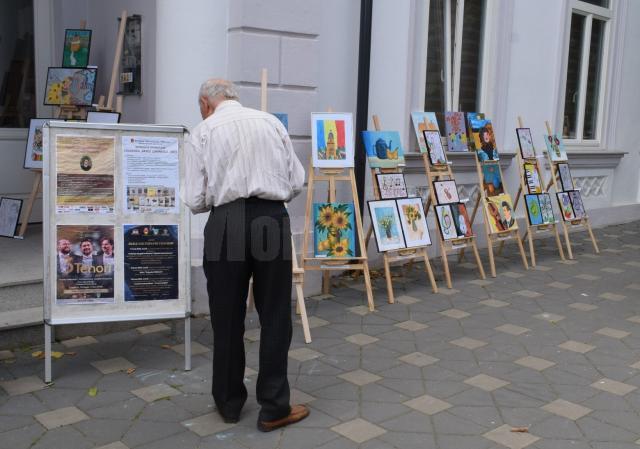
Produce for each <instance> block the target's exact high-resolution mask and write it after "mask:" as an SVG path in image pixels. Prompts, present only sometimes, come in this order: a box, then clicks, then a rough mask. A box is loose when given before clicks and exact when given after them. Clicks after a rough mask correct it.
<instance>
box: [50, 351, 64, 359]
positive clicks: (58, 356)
mask: <svg viewBox="0 0 640 449" xmlns="http://www.w3.org/2000/svg"><path fill="white" fill-rule="evenodd" d="M62 356H64V352H59V351H53V352H52V353H51V357H53V358H54V359H60V358H62Z"/></svg>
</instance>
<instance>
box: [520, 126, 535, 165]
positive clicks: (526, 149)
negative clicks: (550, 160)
mask: <svg viewBox="0 0 640 449" xmlns="http://www.w3.org/2000/svg"><path fill="white" fill-rule="evenodd" d="M516 135H517V136H518V145H519V146H520V155H521V156H522V158H523V159H533V158H535V157H536V149H535V148H534V146H533V137H532V136H531V129H529V128H516Z"/></svg>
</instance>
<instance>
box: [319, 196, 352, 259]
mask: <svg viewBox="0 0 640 449" xmlns="http://www.w3.org/2000/svg"><path fill="white" fill-rule="evenodd" d="M353 214H354V209H353V204H352V203H315V204H314V205H313V222H314V242H315V245H314V246H315V255H316V257H349V256H353V255H354V253H355V239H354V237H355V235H354V215H353Z"/></svg>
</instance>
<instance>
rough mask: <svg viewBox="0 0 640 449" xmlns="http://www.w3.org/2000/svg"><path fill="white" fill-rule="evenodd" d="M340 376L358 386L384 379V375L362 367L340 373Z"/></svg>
mask: <svg viewBox="0 0 640 449" xmlns="http://www.w3.org/2000/svg"><path fill="white" fill-rule="evenodd" d="M338 377H339V378H340V379H344V380H346V381H347V382H351V383H352V384H355V385H358V386H362V385H367V384H370V383H372V382H377V381H379V380H380V379H382V377H380V376H378V375H376V374H373V373H370V372H369V371H365V370H362V369H358V370H355V371H350V372H348V373H344V374H340V375H339V376H338Z"/></svg>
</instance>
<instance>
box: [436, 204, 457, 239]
mask: <svg viewBox="0 0 640 449" xmlns="http://www.w3.org/2000/svg"><path fill="white" fill-rule="evenodd" d="M436 215H437V216H438V227H439V228H440V235H441V236H442V240H453V239H457V238H458V231H457V230H456V226H455V223H454V221H453V213H452V212H451V206H450V205H449V204H444V205H441V206H436Z"/></svg>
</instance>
